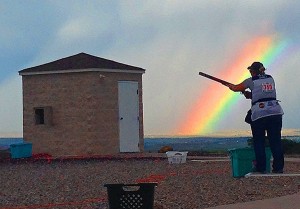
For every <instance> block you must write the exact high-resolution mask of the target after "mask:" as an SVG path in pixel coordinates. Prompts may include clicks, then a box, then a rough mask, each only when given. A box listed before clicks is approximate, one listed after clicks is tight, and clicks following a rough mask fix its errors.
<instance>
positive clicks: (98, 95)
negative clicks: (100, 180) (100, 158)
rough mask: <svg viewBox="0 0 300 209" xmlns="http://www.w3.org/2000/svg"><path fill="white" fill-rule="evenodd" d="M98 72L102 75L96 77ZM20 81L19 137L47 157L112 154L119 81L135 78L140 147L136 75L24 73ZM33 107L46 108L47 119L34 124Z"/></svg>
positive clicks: (115, 145)
mask: <svg viewBox="0 0 300 209" xmlns="http://www.w3.org/2000/svg"><path fill="white" fill-rule="evenodd" d="M100 74H102V75H104V76H105V78H100V77H99V75H100ZM22 79H23V106H24V110H23V111H24V113H23V136H24V139H25V140H26V141H30V142H32V143H33V153H49V154H52V155H53V156H63V155H94V154H113V153H118V152H119V109H118V108H119V107H118V81H119V80H126V81H138V82H139V92H140V95H139V102H140V107H139V109H140V111H139V112H140V146H141V151H143V145H144V143H143V137H144V133H143V103H142V74H133V73H105V72H83V73H65V74H46V75H26V76H22ZM37 107H51V111H52V120H51V122H50V123H46V124H44V125H36V124H35V116H34V115H35V114H34V108H37Z"/></svg>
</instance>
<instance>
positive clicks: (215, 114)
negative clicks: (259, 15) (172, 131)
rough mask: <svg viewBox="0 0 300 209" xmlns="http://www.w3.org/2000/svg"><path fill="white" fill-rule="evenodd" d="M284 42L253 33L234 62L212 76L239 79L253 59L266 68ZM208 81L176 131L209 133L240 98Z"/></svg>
mask: <svg viewBox="0 0 300 209" xmlns="http://www.w3.org/2000/svg"><path fill="white" fill-rule="evenodd" d="M288 43H289V42H288V41H283V40H279V39H278V38H277V37H274V36H262V37H257V38H255V39H253V40H251V41H249V43H247V44H246V45H245V46H244V48H243V49H242V50H241V51H240V52H239V53H238V54H239V56H237V57H236V61H235V62H234V63H232V64H231V65H229V66H227V67H224V68H223V70H221V71H220V72H219V73H218V74H217V75H214V76H216V77H219V78H222V79H224V80H226V81H228V82H231V83H234V84H237V83H240V82H242V81H243V80H244V79H246V78H248V77H249V76H250V75H249V72H248V70H246V68H247V67H248V66H249V65H250V64H251V63H252V62H253V61H260V62H262V63H263V64H264V65H265V67H266V68H268V67H269V66H270V65H271V64H272V63H274V62H275V61H278V58H279V57H280V55H281V54H282V53H283V51H284V50H285V49H286V48H287V46H288ZM244 69H245V70H244ZM208 82H209V86H208V87H207V89H206V90H205V91H204V92H202V93H201V94H200V95H199V97H198V99H197V101H196V103H195V104H194V105H193V107H192V108H191V109H190V112H189V113H188V114H187V117H186V119H184V120H183V121H184V122H183V123H182V124H180V126H179V128H178V130H179V131H178V133H177V135H204V134H209V133H212V132H213V131H214V130H215V128H216V127H217V125H218V122H220V120H221V119H222V118H223V117H224V116H225V114H226V113H228V111H229V110H230V109H232V106H233V104H235V103H237V101H238V100H239V99H240V98H241V96H240V95H239V94H238V93H235V92H232V91H230V90H229V89H228V88H227V87H225V86H223V85H220V84H218V83H216V82H211V81H208Z"/></svg>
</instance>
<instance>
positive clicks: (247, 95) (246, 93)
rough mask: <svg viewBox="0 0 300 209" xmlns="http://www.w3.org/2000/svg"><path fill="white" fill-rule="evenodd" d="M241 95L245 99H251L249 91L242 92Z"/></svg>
mask: <svg viewBox="0 0 300 209" xmlns="http://www.w3.org/2000/svg"><path fill="white" fill-rule="evenodd" d="M242 93H243V94H244V96H245V97H246V99H252V93H251V91H244V92H242Z"/></svg>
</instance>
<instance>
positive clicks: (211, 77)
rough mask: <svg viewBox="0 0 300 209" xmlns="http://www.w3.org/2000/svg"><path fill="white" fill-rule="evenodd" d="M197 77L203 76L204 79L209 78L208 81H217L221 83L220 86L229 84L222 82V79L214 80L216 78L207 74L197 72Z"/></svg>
mask: <svg viewBox="0 0 300 209" xmlns="http://www.w3.org/2000/svg"><path fill="white" fill-rule="evenodd" d="M199 75H201V76H204V77H206V78H209V79H211V80H214V81H217V82H218V83H221V84H223V85H225V86H228V84H231V83H229V82H227V81H224V80H222V79H219V78H216V77H214V76H211V75H208V74H206V73H203V72H199Z"/></svg>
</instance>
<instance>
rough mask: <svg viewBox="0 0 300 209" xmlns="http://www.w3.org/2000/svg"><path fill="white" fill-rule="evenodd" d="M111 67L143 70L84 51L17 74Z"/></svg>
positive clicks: (114, 68)
mask: <svg viewBox="0 0 300 209" xmlns="http://www.w3.org/2000/svg"><path fill="white" fill-rule="evenodd" d="M95 68H99V69H113V70H122V71H124V70H128V71H142V72H144V71H145V70H144V69H143V68H140V67H134V66H131V65H126V64H122V63H119V62H115V61H112V60H108V59H104V58H101V57H96V56H93V55H90V54H86V53H79V54H76V55H73V56H69V57H65V58H62V59H59V60H56V61H53V62H49V63H46V64H42V65H38V66H35V67H30V68H26V69H23V70H21V71H19V74H23V73H36V72H44V73H47V72H48V71H49V72H50V71H51V72H55V71H60V72H61V71H66V70H74V71H76V70H79V69H95Z"/></svg>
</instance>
